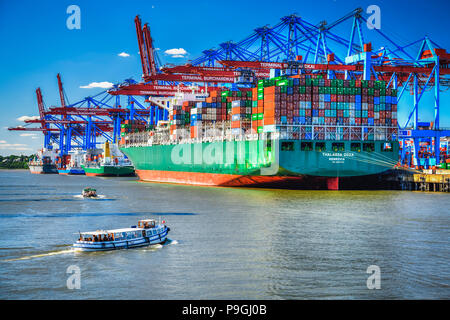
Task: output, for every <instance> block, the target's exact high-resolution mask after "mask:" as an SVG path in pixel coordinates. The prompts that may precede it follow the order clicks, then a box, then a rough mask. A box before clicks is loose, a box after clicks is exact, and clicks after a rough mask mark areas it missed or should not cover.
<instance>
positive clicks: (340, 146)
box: [331, 142, 345, 152]
mask: <svg viewBox="0 0 450 320" xmlns="http://www.w3.org/2000/svg"><path fill="white" fill-rule="evenodd" d="M331 149H332V150H333V151H334V152H338V151H345V144H344V143H343V142H333V143H332V144H331Z"/></svg>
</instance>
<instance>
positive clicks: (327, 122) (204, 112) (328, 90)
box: [122, 75, 397, 140]
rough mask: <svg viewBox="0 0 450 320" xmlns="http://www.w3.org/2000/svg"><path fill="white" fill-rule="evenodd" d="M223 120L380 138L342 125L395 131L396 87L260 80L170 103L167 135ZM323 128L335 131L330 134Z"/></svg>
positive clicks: (238, 126)
mask: <svg viewBox="0 0 450 320" xmlns="http://www.w3.org/2000/svg"><path fill="white" fill-rule="evenodd" d="M221 121H230V122H231V133H232V135H239V134H242V133H244V132H248V130H250V129H252V130H253V132H258V133H261V132H275V131H281V133H283V132H282V131H283V130H289V129H288V127H289V126H298V125H303V126H304V127H305V128H304V130H303V131H302V132H301V133H295V136H294V137H293V138H296V139H318V140H323V139H335V138H336V139H342V140H360V139H364V140H383V139H386V137H384V136H383V135H384V134H385V133H382V134H383V135H380V136H376V135H377V134H378V133H377V132H376V131H367V130H366V131H365V132H361V130H359V131H358V130H357V129H356V130H354V131H352V130H347V131H345V130H344V129H343V127H349V126H350V127H355V128H358V127H361V126H363V127H388V131H387V132H388V134H389V135H392V134H395V132H396V126H397V91H396V90H394V89H386V83H385V82H384V81H374V80H368V81H366V80H342V79H323V78H322V76H321V75H314V76H310V75H298V76H295V77H291V78H289V77H286V76H281V77H276V78H270V79H264V80H259V81H258V85H257V87H255V88H253V89H241V90H240V91H220V90H216V91H211V93H210V97H208V98H206V100H205V101H200V102H194V101H185V102H183V105H181V106H173V111H172V113H171V114H170V133H171V135H173V137H174V138H176V137H177V134H178V132H179V131H178V129H183V130H185V129H190V137H191V138H196V137H198V136H199V135H200V132H199V130H200V129H201V130H203V129H205V128H206V127H207V125H208V124H212V123H214V122H221ZM312 126H314V133H313V130H312ZM128 127H130V128H131V132H134V131H135V126H134V127H132V126H131V125H130V124H127V123H126V124H125V129H128ZM199 128H200V129H199ZM123 129H124V128H122V130H123ZM327 130H328V131H327ZM128 132H130V131H128ZM327 132H333V134H335V135H334V138H331V137H330V136H329V134H327ZM380 132H381V131H380ZM122 135H123V134H122Z"/></svg>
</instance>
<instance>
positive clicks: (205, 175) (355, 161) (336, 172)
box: [121, 139, 399, 186]
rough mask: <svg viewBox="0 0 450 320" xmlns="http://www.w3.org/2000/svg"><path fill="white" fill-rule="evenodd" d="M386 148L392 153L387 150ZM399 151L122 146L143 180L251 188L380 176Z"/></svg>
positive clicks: (348, 145) (326, 146)
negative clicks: (290, 182)
mask: <svg viewBox="0 0 450 320" xmlns="http://www.w3.org/2000/svg"><path fill="white" fill-rule="evenodd" d="M386 143H387V144H388V145H389V146H390V148H388V149H387V151H383V150H384V146H385V145H386ZM398 148H399V145H398V142H396V141H344V140H343V141H339V140H332V141H330V140H310V141H307V140H282V139H280V140H267V141H266V140H246V141H216V142H202V143H186V144H175V145H153V146H129V147H128V146H122V147H121V151H122V152H123V153H125V154H126V155H127V156H128V158H129V159H131V160H132V162H133V164H134V166H135V169H136V173H137V175H138V176H139V177H140V179H141V180H144V181H156V182H172V183H186V184H196V185H216V186H252V185H258V184H268V183H270V182H280V181H293V182H294V183H312V184H314V183H315V182H314V181H321V180H324V179H325V180H327V179H328V180H330V179H331V181H333V180H332V179H336V178H351V177H363V176H369V175H377V174H381V173H383V172H386V171H387V170H390V169H392V168H393V167H394V166H395V165H396V163H397V161H398ZM314 177H315V178H318V179H311V178H314Z"/></svg>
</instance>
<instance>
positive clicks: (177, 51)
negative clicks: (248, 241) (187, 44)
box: [164, 48, 187, 58]
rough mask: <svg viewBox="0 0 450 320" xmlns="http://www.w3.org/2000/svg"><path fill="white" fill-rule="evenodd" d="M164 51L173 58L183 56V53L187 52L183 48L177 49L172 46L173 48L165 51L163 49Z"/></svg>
mask: <svg viewBox="0 0 450 320" xmlns="http://www.w3.org/2000/svg"><path fill="white" fill-rule="evenodd" d="M164 53H165V54H168V55H171V56H173V57H174V58H179V56H183V55H185V54H187V51H186V50H184V49H183V48H178V49H176V48H174V49H169V50H166V51H164Z"/></svg>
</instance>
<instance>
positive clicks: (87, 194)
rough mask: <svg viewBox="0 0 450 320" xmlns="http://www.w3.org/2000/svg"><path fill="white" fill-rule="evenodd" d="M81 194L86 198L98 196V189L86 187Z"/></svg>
mask: <svg viewBox="0 0 450 320" xmlns="http://www.w3.org/2000/svg"><path fill="white" fill-rule="evenodd" d="M81 194H82V195H83V197H85V198H96V197H97V190H95V189H94V188H84V189H83V192H82V193H81Z"/></svg>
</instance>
